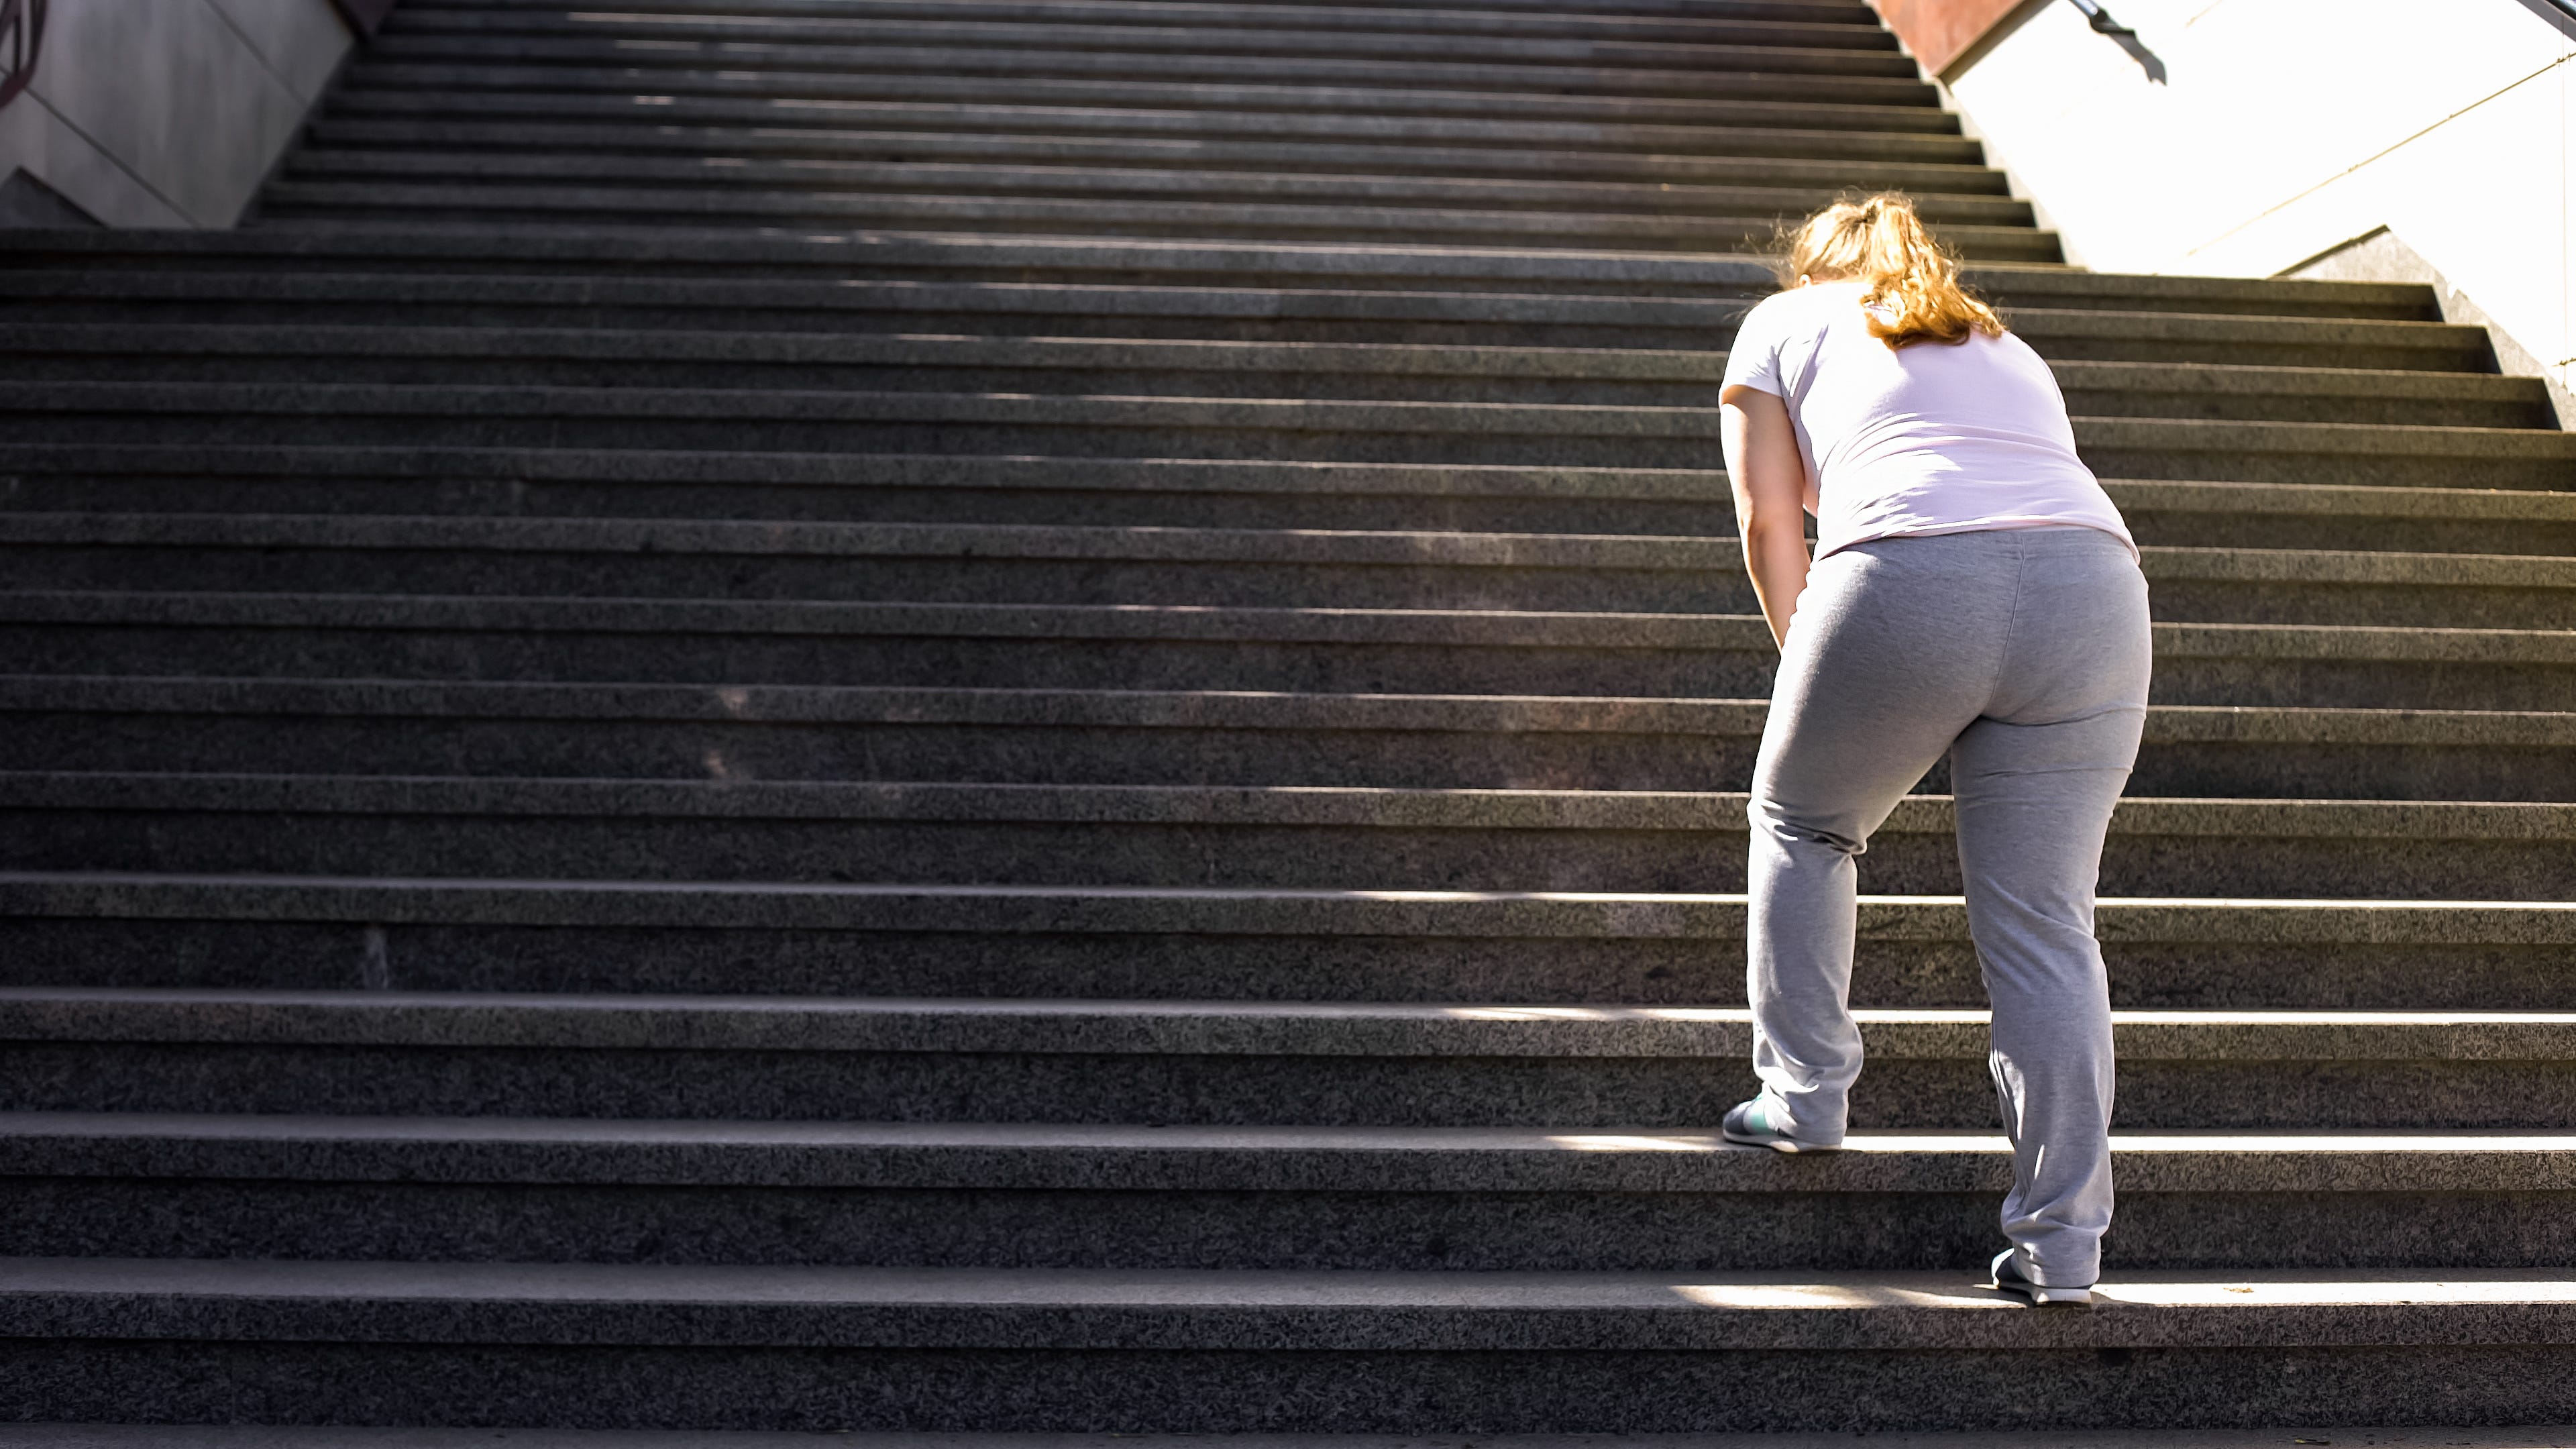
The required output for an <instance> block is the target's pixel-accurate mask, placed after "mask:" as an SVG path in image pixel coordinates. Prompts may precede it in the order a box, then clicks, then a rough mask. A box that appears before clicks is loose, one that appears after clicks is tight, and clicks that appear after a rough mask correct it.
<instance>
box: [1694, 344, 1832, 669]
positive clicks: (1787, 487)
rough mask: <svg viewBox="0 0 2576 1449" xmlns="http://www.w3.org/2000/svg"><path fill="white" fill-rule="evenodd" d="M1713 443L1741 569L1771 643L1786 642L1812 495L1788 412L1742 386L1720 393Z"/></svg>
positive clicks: (1803, 565)
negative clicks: (1729, 494) (1731, 494)
mask: <svg viewBox="0 0 2576 1449" xmlns="http://www.w3.org/2000/svg"><path fill="white" fill-rule="evenodd" d="M1718 403H1719V418H1718V440H1719V443H1720V444H1721V445H1722V446H1723V447H1724V448H1725V450H1726V477H1727V481H1728V482H1729V483H1730V484H1732V485H1733V486H1734V489H1735V527H1736V532H1737V533H1739V534H1741V535H1743V538H1744V567H1745V570H1746V572H1748V573H1750V574H1752V575H1753V596H1754V597H1755V598H1757V599H1760V600H1761V601H1762V617H1763V618H1764V619H1766V620H1768V621H1769V622H1770V625H1771V638H1772V640H1773V642H1775V643H1784V642H1786V641H1787V639H1788V637H1789V617H1790V615H1792V614H1794V613H1796V612H1797V608H1798V594H1799V592H1800V591H1801V590H1803V589H1805V588H1806V587H1807V520H1806V509H1807V504H1808V500H1809V497H1810V495H1811V494H1812V493H1813V492H1814V490H1813V488H1812V487H1811V486H1810V485H1809V483H1808V481H1807V460H1806V459H1805V458H1804V457H1802V456H1800V454H1799V452H1798V435H1797V432H1796V431H1795V430H1794V429H1792V428H1791V427H1790V426H1789V406H1788V404H1786V403H1784V402H1782V401H1780V399H1779V398H1777V397H1775V396H1773V395H1772V394H1770V393H1767V392H1764V391H1762V390H1761V389H1760V388H1755V387H1745V386H1743V385H1741V384H1738V385H1737V386H1734V387H1730V388H1728V389H1727V390H1726V391H1724V392H1723V393H1720V394H1719V395H1718Z"/></svg>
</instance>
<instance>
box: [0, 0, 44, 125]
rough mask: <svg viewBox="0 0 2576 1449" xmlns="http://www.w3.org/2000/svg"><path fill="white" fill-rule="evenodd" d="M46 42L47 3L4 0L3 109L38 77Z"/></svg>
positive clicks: (0, 18)
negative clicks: (39, 62) (38, 56)
mask: <svg viewBox="0 0 2576 1449" xmlns="http://www.w3.org/2000/svg"><path fill="white" fill-rule="evenodd" d="M44 43H45V0H0V106H5V105H7V104H9V103H10V102H11V101H14V100H16V99H17V98H18V92H20V91H23V90H25V89H26V88H27V82H29V81H31V80H34V79H35V78H36V56H37V54H38V53H39V52H40V51H42V50H43V48H44Z"/></svg>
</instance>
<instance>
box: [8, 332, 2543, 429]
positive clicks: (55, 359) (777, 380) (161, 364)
mask: <svg viewBox="0 0 2576 1449" xmlns="http://www.w3.org/2000/svg"><path fill="white" fill-rule="evenodd" d="M1565 370H1566V371H1567V372H1568V373H1569V374H1572V373H1574V372H1575V371H1576V368H1575V367H1572V366H1569V367H1567V368H1566V369H1565ZM0 378H5V379H25V380H29V381H42V382H223V383H244V382H277V383H387V384H399V385H421V384H441V385H458V386H463V385H479V386H523V387H581V388H601V387H678V388H744V389H759V388H790V389H798V390H817V391H854V392H920V393H927V394H941V395H953V394H970V393H1014V394H1019V393H1033V394H1041V395H1088V396H1114V397H1175V398H1183V397H1223V398H1284V397H1310V398H1337V399H1349V400H1359V401H1403V402H1444V403H1500V404H1524V405H1526V404H1589V405H1595V406H1598V405H1608V404H1632V405H1639V406H1647V407H1706V406H1708V405H1709V401H1710V399H1711V397H1712V396H1713V395H1714V390H1715V388H1716V386H1717V381H1718V379H1717V376H1716V374H1715V372H1714V370H1713V369H1712V370H1710V372H1709V375H1707V376H1703V377H1667V378H1658V379H1640V380H1626V379H1621V378H1617V377H1583V376H1575V375H1568V376H1560V377H1527V378H1524V377H1514V376H1504V375H1495V376H1473V375H1456V376H1441V375H1429V376H1413V375H1409V374H1406V373H1401V372H1356V371H1354V372H1294V373H1292V372H1267V371H1249V370H1246V371H1236V370H1232V369H1215V368H1210V369H1205V370H1181V369H1157V370H1141V371H1122V370H1117V369H1111V368H1088V367H1084V368H1075V367H1054V368H1026V369H1016V370H1007V369H1004V370H997V369H985V368H967V367H947V366H936V365H922V364H887V365H884V366H869V365H850V366H838V365H830V366H826V365H810V366H809V365H798V364H787V363H776V364H771V363H758V364H745V363H727V362H717V361H669V362H657V361H652V360H649V359H631V358H630V359H601V360H597V361H581V360H563V361H520V360H512V359H498V360H495V359H486V358H454V359H450V358H439V357H410V358H406V357H333V356H312V357H276V356H257V355H251V356H189V357H143V356H107V355H99V354H71V353H36V352H26V351H22V352H18V353H15V354H12V355H10V356H8V357H6V358H0ZM2067 405H2068V407H2069V408H2070V409H2072V410H2073V412H2074V413H2075V414H2076V415H2077V416H2081V417H2154V418H2202V419H2212V420H2230V421H2249V422H2304V423H2346V424H2354V423H2360V424H2405V425H2416V426H2427V427H2474V428H2533V427H2549V426H2554V422H2553V419H2552V418H2551V417H2550V415H2549V412H2548V409H2547V406H2546V403H2545V402H2535V401H2519V402H2517V401H2508V400H2503V399H2498V400H2495V401H2485V402H2472V401H2453V400H2435V399H2411V398H2390V399H2373V398H2366V397H2365V398H2355V397H2350V396H2345V395H2339V394H2337V395H2328V394H2316V395H2309V396H2300V395H2282V394H2269V393H2265V394H2253V393H2228V392H2224V391H2220V390H2217V389H2212V390H2209V391H2205V392H2195V393H2189V394H2173V393H2153V394H2135V393H2119V392H2112V391H2106V390H2102V389H2085V388H2073V389H2069V390H2068V392H2067Z"/></svg>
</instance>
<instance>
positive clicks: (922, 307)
mask: <svg viewBox="0 0 2576 1449" xmlns="http://www.w3.org/2000/svg"><path fill="white" fill-rule="evenodd" d="M923 280H925V281H936V280H940V279H935V278H926V279H923ZM967 280H972V281H978V282H980V281H984V280H988V279H986V278H982V277H977V278H971V279H967ZM1099 281H1100V284H1101V285H1109V286H1116V285H1124V284H1123V283H1120V282H1118V281H1115V280H1112V279H1099ZM1215 284H1216V285H1226V284H1227V283H1225V282H1222V281H1220V282H1217V283H1215ZM1240 285H1244V286H1251V287H1265V283H1264V282H1263V280H1262V279H1260V278H1250V279H1245V280H1243V281H1242V282H1241V283H1240ZM1308 285H1309V287H1310V288H1311V287H1312V284H1311V282H1310V283H1308ZM1515 285H1517V284H1515ZM1265 289H1266V287H1265ZM1313 289H1314V290H1323V289H1321V288H1313ZM1331 290H1333V291H1336V292H1344V293H1367V292H1371V291H1403V290H1407V289H1405V288H1402V287H1393V286H1390V287H1382V288H1365V287H1356V286H1353V287H1345V286H1342V285H1340V283H1339V282H1338V281H1336V282H1335V284H1334V285H1333V287H1332V288H1331ZM1532 290H1537V289H1532ZM906 300H908V299H905V298H902V297H900V296H896V295H892V294H885V293H880V294H877V295H875V296H871V297H869V298H867V299H866V303H867V305H865V306H860V305H853V302H852V299H850V298H848V297H846V296H845V297H841V298H838V299H834V298H829V297H815V298H801V299H798V300H796V301H785V300H769V299H764V298H758V297H754V298H746V299H743V300H742V301H740V302H738V303H733V304H729V305H728V304H719V303H715V302H710V301H697V300H691V299H688V298H675V300H674V301H673V302H671V303H670V304H667V305H656V304H653V303H650V302H643V301H628V300H622V299H611V300H608V301H603V302H598V303H587V304H585V303H581V302H578V301H574V300H569V299H568V300H565V301H561V302H549V301H544V300H528V301H516V300H511V299H507V298H504V299H499V300H495V299H491V298H488V297H487V298H483V299H479V300H478V299H473V298H456V299H448V298H443V297H441V298H424V299H422V300H419V301H408V300H404V299H401V298H399V297H385V296H377V297H372V298H369V297H349V298H346V299H339V298H321V299H313V300H296V299H293V298H285V299H277V300H263V299H260V298H257V297H225V296H221V295H217V296H211V297H209V296H196V297H176V298H167V299H163V298H122V297H103V298H78V297H74V298H52V297H43V296H37V297H21V298H14V299H12V300H11V303H10V307H11V310H12V313H13V315H15V316H17V317H19V318H20V319H21V320H23V321H25V322H30V323H36V322H43V323H57V324H69V323H97V324H122V325H127V326H135V325H156V324H170V325H180V324H195V325H221V324H231V323H238V324H243V325H254V326H295V325H304V326H335V327H360V326H366V327H555V328H599V327H612V328H621V329H654V328H669V329H677V330H713V331H729V332H738V331H759V332H832V333H839V334H880V333H939V334H943V335H959V336H982V337H1021V336H1026V337H1084V338H1101V339H1115V338H1137V339H1158V340H1173V341H1203V342H1247V343H1380V344H1387V343H1394V344H1414V345H1432V346H1467V347H1484V346H1492V347H1577V348H1612V349H1630V348H1645V349H1663V350H1678V351H1685V352H1704V351H1708V350H1710V349H1717V350H1720V351H1722V350H1724V348H1725V346H1726V344H1727V343H1728V342H1729V341H1730V340H1731V338H1732V335H1733V334H1732V330H1731V327H1730V326H1729V325H1727V324H1725V322H1724V321H1723V319H1719V318H1710V319H1707V320H1702V319H1700V318H1697V317H1692V316H1687V315H1684V316H1674V315H1672V314H1670V313H1662V314H1654V313H1648V314H1644V315H1640V316H1635V317H1628V316H1621V315H1618V314H1617V313H1616V312H1614V311H1610V310H1609V309H1603V313H1602V315H1598V316H1589V317H1587V316H1584V315H1580V314H1568V315H1566V316H1565V317H1564V318H1563V319H1562V320H1559V319H1555V318H1551V317H1548V316H1540V317H1535V318H1531V317H1527V316H1521V315H1516V314H1515V312H1514V311H1513V310H1512V309H1509V308H1506V307H1503V306H1500V305H1495V306H1485V305H1482V303H1481V299H1477V298H1474V297H1472V296H1470V297H1469V298H1467V299H1466V304H1450V303H1446V302H1443V303H1438V304H1423V303H1418V302H1410V301H1407V302H1388V303H1385V304H1382V305H1381V304H1380V303H1379V302H1378V301H1377V300H1376V299H1375V298H1373V297H1368V296H1361V297H1360V298H1359V299H1358V300H1356V301H1347V302H1345V301H1341V300H1332V301H1329V302H1320V303H1316V304H1315V306H1314V307H1307V306H1304V305H1303V303H1302V300H1301V299H1296V298H1290V299H1287V300H1286V301H1284V302H1283V303H1282V304H1281V305H1282V307H1283V308H1284V309H1286V310H1288V311H1289V312H1290V313H1291V314H1292V315H1287V316H1263V315H1242V316H1237V315H1225V314H1221V313H1219V312H1218V311H1216V309H1215V304H1212V303H1202V302H1200V301H1198V300H1196V299H1192V300H1190V301H1188V302H1185V303H1176V304H1173V305H1168V306H1167V305H1165V304H1163V303H1162V302H1161V301H1159V300H1151V301H1148V300H1142V299H1140V300H1139V301H1137V302H1136V303H1134V304H1133V305H1127V306H1107V305H1104V306H1091V305H1088V304H1087V303H1081V304H1076V303H1067V304H1064V305H1063V306H1062V307H1060V308H1059V309H1058V310H1046V307H1047V306H1048V305H1050V304H1048V303H1046V302H1043V301H1041V300H1039V299H1036V298H1031V297H1026V296H1021V297H1016V298H1013V299H1011V300H1012V303H1013V305H1012V307H1011V308H1010V309H1007V310H1006V309H1004V308H1002V307H1000V306H994V307H989V308H979V309H977V310H972V311H969V310H965V309H964V307H963V305H962V304H954V303H951V302H947V301H942V300H937V299H926V300H925V299H909V300H913V301H916V302H917V303H918V305H916V306H911V307H907V306H905V305H902V304H903V303H904V302H905V301H906ZM1749 304H1750V299H1747V300H1746V301H1745V302H1742V303H1732V302H1731V303H1728V304H1726V305H1727V307H1728V308H1729V309H1730V310H1732V309H1733V308H1735V307H1739V306H1745V305H1749ZM1321 309H1330V310H1326V311H1325V312H1324V315H1315V314H1316V312H1317V311H1318V310H1321ZM1426 312H1427V313H1429V314H1430V315H1417V314H1422V313H1426ZM1373 314H1374V315H1373ZM2024 340H2025V341H2027V342H2029V343H2030V344H2031V346H2032V348H2033V349H2034V350H2035V351H2037V352H2038V353H2039V354H2040V355H2041V356H2043V357H2047V358H2051V359H2056V360H2066V361H2076V362H2153V363H2201V364H2212V365H2219V366H2244V367H2340V368H2363V369H2382V370H2394V371H2410V372H2463V373H2465V372H2476V371H2478V370H2480V368H2481V367H2483V366H2484V359H2483V355H2482V354H2480V355H2474V356H2473V355H2472V354H2471V353H2470V352H2469V351H2468V350H2467V349H2465V348H2454V347H2447V346H2398V345H2395V344H2393V343H2392V344H2386V345H2382V344H2378V343H2370V342H2356V343H2338V342H2330V341H2319V342H2308V341H2301V340H2297V339H2290V338H2279V337H2271V336H2267V335H2265V334H2263V333H2261V332H2251V333H2249V334H2248V335H2246V336H2243V337H2227V336H2220V337H2214V338H2159V337H2152V336H2143V335H2132V336H2122V337H2106V338H2090V337H2073V336H2063V335H2050V334H2049V333H2047V332H2045V331H2038V330H2034V331H2031V332H2028V333H2025V334H2024Z"/></svg>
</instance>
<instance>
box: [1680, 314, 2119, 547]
mask: <svg viewBox="0 0 2576 1449" xmlns="http://www.w3.org/2000/svg"><path fill="white" fill-rule="evenodd" d="M1863 290H1864V289H1863V285H1862V284H1861V283H1859V282H1826V283H1820V284H1817V285H1813V286H1807V287H1797V288H1793V289H1791V290H1789V291H1786V292H1782V293H1780V294H1779V295H1777V296H1774V297H1768V298H1765V299H1764V300H1763V302H1762V304H1761V305H1760V306H1757V307H1755V308H1754V309H1753V311H1752V314H1751V315H1749V316H1747V317H1746V318H1745V319H1744V326H1743V328H1742V330H1740V331H1738V332H1737V333H1736V336H1735V348H1734V350H1733V351H1731V352H1729V353H1728V354H1727V358H1726V384H1727V385H1728V386H1733V385H1734V384H1736V383H1742V384H1743V385H1745V386H1746V387H1749V388H1753V389H1755V390H1757V391H1760V392H1767V393H1770V394H1772V395H1773V396H1775V397H1778V398H1780V399H1781V400H1783V401H1785V402H1786V403H1787V404H1788V405H1789V418H1790V421H1791V422H1793V423H1794V424H1795V425H1796V427H1797V431H1798V451H1799V452H1800V453H1802V454H1803V455H1805V457H1806V462H1807V476H1808V477H1810V478H1812V479H1814V480H1815V483H1816V557H1818V558H1823V557H1824V556H1825V555H1827V554H1829V553H1832V552H1834V551H1835V550H1836V549H1841V548H1848V547H1850V546H1851V545H1853V544H1855V543H1861V542H1865V541H1867V540H1869V539H1873V538H1897V537H1905V536H1910V535H1916V534H1927V533H1970V532H1974V531H1977V530H1980V529H1995V528H2049V527H2059V526H2064V525H2068V524H2076V525H2081V526H2083V527H2087V528H2098V529H2101V530H2102V531H2104V532H2105V533H2112V534H2117V535H2119V538H2120V541H2121V542H2123V543H2126V544H2127V545H2128V546H2129V552H2130V553H2131V555H2133V556H2134V555H2135V554H2136V553H2137V551H2138V545H2137V541H2136V540H2135V539H2132V538H2131V537H2129V529H2128V525H2127V524H2125V523H2123V522H2122V521H2121V519H2120V510H2119V509H2118V508H2116V507H2114V506H2112V503H2111V498H2110V495H2109V494H2106V493H2104V492H2103V491H2102V485H2101V483H2100V482H2099V481H2097V480H2096V479H2095V478H2094V476H2093V470H2092V469H2090V468H2087V467H2085V466H2084V463H2083V460H2082V459H2080V458H2078V457H2076V456H2075V429H2074V427H2073V426H2072V425H2071V424H2069V423H2068V422H2067V420H2066V398H2065V395H2064V394H2062V393H2060V392H2059V391H2058V390H2057V379H2056V378H2055V377H2053V376H2051V375H2050V373H2049V371H2048V364H2047V363H2045V362H2042V361H2041V360H2040V358H2039V354H2038V353H2036V352H2033V351H2031V350H2030V344H2029V343H2026V342H2024V341H2022V340H2021V339H2020V338H2018V337H2015V336H2013V335H2011V334H2010V333H2006V334H2005V335H2003V336H2001V337H1986V336H1982V335H1971V336H1970V337H1969V339H1968V340H1967V341H1966V342H1963V343H1961V344H1959V345H1957V346H1955V347H1953V346H1949V345H1947V344H1944V343H1941V342H1938V341H1931V342H1917V343H1914V344H1912V345H1910V346H1906V347H1901V348H1891V347H1889V346H1888V345H1887V344H1886V343H1885V342H1883V341H1881V340H1879V339H1878V338H1876V337H1872V336H1871V335H1870V334H1869V320H1868V318H1867V316H1866V315H1864V314H1863V312H1862V311H1861V306H1860V299H1861V295H1862V292H1863Z"/></svg>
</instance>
